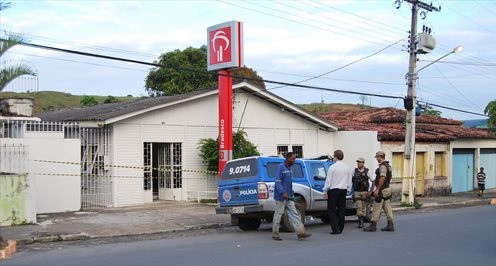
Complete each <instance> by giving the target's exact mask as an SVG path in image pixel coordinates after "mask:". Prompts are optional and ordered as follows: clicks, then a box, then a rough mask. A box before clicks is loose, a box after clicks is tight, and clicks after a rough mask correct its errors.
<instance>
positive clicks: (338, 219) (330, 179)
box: [323, 150, 352, 235]
mask: <svg viewBox="0 0 496 266" xmlns="http://www.w3.org/2000/svg"><path fill="white" fill-rule="evenodd" d="M343 158H344V153H343V151H341V150H335V151H334V156H333V160H334V164H332V165H331V166H330V167H329V171H327V178H326V181H325V185H324V188H323V192H324V193H327V212H328V214H329V220H330V222H331V234H332V235H336V234H341V233H342V232H343V229H344V218H345V215H346V192H347V191H349V190H350V189H351V176H352V174H351V171H350V167H348V165H346V164H345V163H344V162H343Z"/></svg>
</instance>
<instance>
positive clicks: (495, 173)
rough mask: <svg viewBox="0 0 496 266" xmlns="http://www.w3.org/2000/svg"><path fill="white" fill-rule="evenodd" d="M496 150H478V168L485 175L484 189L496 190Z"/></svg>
mask: <svg viewBox="0 0 496 266" xmlns="http://www.w3.org/2000/svg"><path fill="white" fill-rule="evenodd" d="M495 163H496V149H481V150H480V166H481V167H484V173H486V189H489V188H496V164H495Z"/></svg>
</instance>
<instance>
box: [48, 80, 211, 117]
mask: <svg viewBox="0 0 496 266" xmlns="http://www.w3.org/2000/svg"><path fill="white" fill-rule="evenodd" d="M216 89H217V88H210V89H205V90H198V91H194V92H191V93H187V94H180V95H174V96H162V97H154V98H152V97H147V98H141V99H137V100H132V101H127V102H118V103H107V104H100V105H95V106H89V107H80V108H71V109H64V110H57V111H49V112H46V113H43V114H42V116H41V119H42V120H45V121H59V122H66V121H71V122H72V121H105V120H106V119H110V118H114V117H118V116H121V115H125V114H129V113H132V112H135V111H140V110H144V109H147V108H150V107H154V106H157V105H162V104H168V103H172V102H175V101H179V100H182V99H187V98H190V97H193V96H194V95H199V94H202V93H205V92H208V91H213V90H216Z"/></svg>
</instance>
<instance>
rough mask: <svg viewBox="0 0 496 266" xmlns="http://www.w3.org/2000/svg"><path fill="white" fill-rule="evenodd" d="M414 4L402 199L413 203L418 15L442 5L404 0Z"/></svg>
mask: <svg viewBox="0 0 496 266" xmlns="http://www.w3.org/2000/svg"><path fill="white" fill-rule="evenodd" d="M404 1H405V2H408V3H410V4H412V21H411V27H410V41H409V47H408V48H409V49H408V52H409V53H410V59H409V64H408V73H407V75H406V79H407V85H408V90H407V96H406V98H405V100H404V104H405V109H406V110H407V113H406V119H405V151H404V154H403V155H404V160H403V178H404V179H403V186H402V193H401V201H402V202H405V203H410V204H413V203H414V201H415V182H416V164H415V157H416V152H415V107H416V97H417V96H416V89H415V87H416V82H417V45H418V39H417V17H418V13H419V9H424V10H426V11H427V12H430V11H440V10H441V7H439V8H436V7H434V6H432V3H431V4H426V3H424V2H421V1H418V0H404ZM402 2H403V0H396V2H395V3H396V4H397V7H396V8H397V9H398V8H400V6H401V3H402ZM426 11H422V12H421V16H422V18H425V15H426Z"/></svg>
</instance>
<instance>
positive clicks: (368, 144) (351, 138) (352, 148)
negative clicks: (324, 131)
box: [329, 131, 381, 170]
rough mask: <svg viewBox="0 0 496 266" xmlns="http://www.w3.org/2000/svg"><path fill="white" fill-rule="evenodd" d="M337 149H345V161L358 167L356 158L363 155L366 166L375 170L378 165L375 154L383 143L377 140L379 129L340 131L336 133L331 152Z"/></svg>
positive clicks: (351, 165)
mask: <svg viewBox="0 0 496 266" xmlns="http://www.w3.org/2000/svg"><path fill="white" fill-rule="evenodd" d="M335 150H342V151H343V153H344V159H343V161H344V162H345V163H346V164H348V165H349V166H350V167H356V159H357V158H358V157H363V158H364V159H365V165H366V167H368V168H370V169H372V170H373V169H375V166H376V165H377V161H376V160H375V158H374V156H375V153H376V152H377V151H378V150H381V143H380V142H379V141H377V131H338V132H335V133H334V143H333V145H332V147H330V148H329V154H330V155H332V153H333V152H334V151H335Z"/></svg>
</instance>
